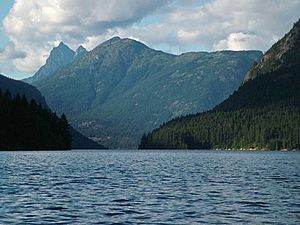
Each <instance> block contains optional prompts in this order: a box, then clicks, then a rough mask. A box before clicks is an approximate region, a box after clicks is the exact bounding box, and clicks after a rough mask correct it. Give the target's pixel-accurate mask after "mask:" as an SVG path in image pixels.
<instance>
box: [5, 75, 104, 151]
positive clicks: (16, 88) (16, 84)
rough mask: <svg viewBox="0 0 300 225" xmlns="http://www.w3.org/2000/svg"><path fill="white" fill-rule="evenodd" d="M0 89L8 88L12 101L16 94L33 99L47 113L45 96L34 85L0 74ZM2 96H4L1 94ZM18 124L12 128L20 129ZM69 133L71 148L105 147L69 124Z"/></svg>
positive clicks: (28, 99) (28, 100)
mask: <svg viewBox="0 0 300 225" xmlns="http://www.w3.org/2000/svg"><path fill="white" fill-rule="evenodd" d="M0 90H2V92H3V93H5V92H6V91H7V90H9V93H10V95H11V100H12V102H14V98H16V97H17V96H18V98H20V97H22V96H23V95H24V97H26V99H27V102H29V103H30V102H31V100H34V101H35V102H36V103H37V105H39V104H41V109H39V111H43V109H45V110H46V112H45V113H46V114H47V113H48V112H47V110H49V107H48V106H47V104H46V101H45V98H44V97H43V96H42V94H41V93H40V92H39V91H38V89H37V88H36V87H34V86H32V85H30V84H27V83H24V82H22V81H17V80H14V79H10V78H7V77H5V76H3V75H0ZM2 97H3V98H4V97H5V96H2ZM24 104H25V103H24ZM2 107H4V106H2ZM7 107H8V106H7ZM34 107H37V106H34ZM2 109H3V108H2ZM6 110H7V109H6ZM31 110H32V109H31ZM25 113H26V112H25ZM50 114H51V113H50ZM20 116H21V115H20ZM6 117H8V115H4V116H3V118H6ZM36 117H37V118H38V117H39V115H36ZM53 117H54V118H56V116H53ZM32 119H33V118H32ZM45 123H46V122H45ZM20 126H22V125H21V124H18V125H16V127H15V128H14V130H17V129H16V128H18V130H20V128H19V127H20ZM45 129H46V128H45ZM70 133H71V136H72V149H105V147H104V146H102V145H100V144H98V143H96V142H94V141H92V140H90V139H88V138H87V137H85V136H83V135H82V134H81V133H79V132H78V131H76V130H75V129H74V128H73V127H72V126H70ZM3 135H4V134H3ZM54 136H55V135H54ZM1 137H4V136H1ZM32 139H33V140H35V138H34V137H32ZM49 140H51V137H49ZM33 144H34V142H33ZM50 146H52V147H53V145H49V148H50ZM49 148H47V149H49Z"/></svg>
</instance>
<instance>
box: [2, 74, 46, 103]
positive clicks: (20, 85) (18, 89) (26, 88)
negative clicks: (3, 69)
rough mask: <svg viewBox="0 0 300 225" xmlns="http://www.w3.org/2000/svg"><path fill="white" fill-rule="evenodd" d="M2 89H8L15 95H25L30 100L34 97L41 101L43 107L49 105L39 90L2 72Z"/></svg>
mask: <svg viewBox="0 0 300 225" xmlns="http://www.w3.org/2000/svg"><path fill="white" fill-rule="evenodd" d="M0 89H1V90H2V92H5V91H6V90H7V89H8V90H9V91H10V93H11V94H12V95H13V96H15V95H17V94H19V95H21V96H22V95H25V96H26V98H27V100H28V101H29V102H30V101H31V100H32V99H34V100H35V101H36V102H37V103H41V105H42V106H43V107H47V104H46V101H45V98H44V97H43V96H42V95H41V93H40V92H39V90H38V89H37V88H36V87H34V86H32V85H29V84H26V83H24V82H22V81H17V80H13V79H10V78H8V77H5V76H3V75H1V74H0Z"/></svg>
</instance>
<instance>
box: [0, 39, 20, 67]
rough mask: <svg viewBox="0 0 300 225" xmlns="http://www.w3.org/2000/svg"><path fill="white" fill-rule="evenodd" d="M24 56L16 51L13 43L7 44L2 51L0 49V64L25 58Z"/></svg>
mask: <svg viewBox="0 0 300 225" xmlns="http://www.w3.org/2000/svg"><path fill="white" fill-rule="evenodd" d="M25 57H26V54H25V53H24V52H22V51H20V50H17V49H16V46H15V44H14V43H13V42H9V43H8V44H7V45H6V46H5V48H4V49H0V63H3V62H4V61H6V60H13V59H18V58H25Z"/></svg>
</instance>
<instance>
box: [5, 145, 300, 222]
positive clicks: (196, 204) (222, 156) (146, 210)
mask: <svg viewBox="0 0 300 225" xmlns="http://www.w3.org/2000/svg"><path fill="white" fill-rule="evenodd" d="M0 160H1V163H0V174H1V176H0V224H300V152H245V151H236V152H225V151H221V152H216V151H214V152H209V151H204V152H203V151H176V152H172V151H163V152H159V151H151V152H147V151H141V152H139V151H122V152H118V151H113V152H110V151H74V152H2V153H0Z"/></svg>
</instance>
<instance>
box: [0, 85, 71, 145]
mask: <svg viewBox="0 0 300 225" xmlns="http://www.w3.org/2000/svg"><path fill="white" fill-rule="evenodd" d="M0 105H1V107H0V124H1V126H0V150H50V149H51V150H68V149H71V135H70V131H69V125H68V121H67V119H66V117H65V116H64V115H62V117H61V118H58V117H57V116H56V115H55V114H53V113H52V112H51V111H50V110H49V109H47V108H43V106H42V105H38V104H37V103H36V101H35V100H34V99H31V101H28V100H27V98H26V97H25V95H23V96H22V97H21V96H20V95H19V94H16V95H12V94H11V93H10V91H9V90H8V89H6V91H5V92H3V91H2V90H1V89H0Z"/></svg>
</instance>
